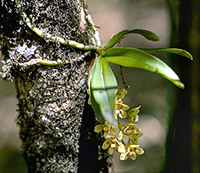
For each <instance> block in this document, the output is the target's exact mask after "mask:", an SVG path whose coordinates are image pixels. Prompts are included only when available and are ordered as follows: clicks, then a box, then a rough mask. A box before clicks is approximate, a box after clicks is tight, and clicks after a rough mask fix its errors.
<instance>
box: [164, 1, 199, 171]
mask: <svg viewBox="0 0 200 173" xmlns="http://www.w3.org/2000/svg"><path fill="white" fill-rule="evenodd" d="M171 5H172V20H173V23H172V26H173V27H172V29H173V31H174V33H173V34H172V42H173V44H172V46H173V47H179V48H182V49H185V50H187V51H189V52H190V53H191V54H192V55H193V56H194V60H193V61H189V60H188V59H184V58H178V57H175V58H174V60H173V63H174V67H175V70H176V71H177V73H178V74H179V76H180V78H181V80H182V81H183V83H184V84H185V89H184V90H181V89H175V104H174V105H173V108H174V111H173V112H172V124H171V127H170V131H169V137H168V139H167V143H168V149H167V153H166V155H167V162H166V168H165V172H167V173H171V172H200V157H199V153H200V147H199V146H200V130H199V129H200V80H199V74H200V68H199V66H200V59H199V57H200V47H199V45H200V27H199V24H200V13H199V9H200V1H195V0H193V1H186V0H182V1H171ZM177 19H178V20H177ZM169 94H172V93H169Z"/></svg>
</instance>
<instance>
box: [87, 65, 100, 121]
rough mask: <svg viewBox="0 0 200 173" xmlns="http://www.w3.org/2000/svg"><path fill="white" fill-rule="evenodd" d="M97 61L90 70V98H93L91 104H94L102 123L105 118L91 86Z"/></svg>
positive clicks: (96, 113)
mask: <svg viewBox="0 0 200 173" xmlns="http://www.w3.org/2000/svg"><path fill="white" fill-rule="evenodd" d="M97 62H98V61H95V62H94V64H93V66H92V69H91V72H90V75H89V95H90V100H91V104H92V108H93V111H94V114H95V117H96V119H97V120H98V121H99V122H100V123H103V122H104V118H103V117H102V115H101V110H100V107H99V104H98V103H97V102H96V100H95V99H94V95H93V91H92V88H91V87H90V86H91V79H92V76H93V72H94V71H95V70H94V69H95V68H96V65H97Z"/></svg>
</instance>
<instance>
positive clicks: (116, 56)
mask: <svg viewBox="0 0 200 173" xmlns="http://www.w3.org/2000/svg"><path fill="white" fill-rule="evenodd" d="M103 57H104V58H105V59H106V60H108V61H109V62H111V63H113V64H117V65H120V66H124V67H133V68H140V69H144V70H148V71H151V72H155V73H158V74H160V75H162V76H163V77H165V78H166V79H168V80H170V81H171V82H173V83H174V84H175V85H176V86H178V87H180V88H184V84H183V83H182V82H181V81H180V79H179V77H178V76H177V74H176V73H175V72H174V71H173V70H172V69H171V68H170V67H169V66H168V65H167V64H165V63H164V62H163V61H161V60H160V59H158V58H156V57H155V56H153V55H150V54H148V53H146V52H144V51H142V50H139V49H136V48H124V47H114V48H111V49H109V50H107V51H105V52H104V54H103Z"/></svg>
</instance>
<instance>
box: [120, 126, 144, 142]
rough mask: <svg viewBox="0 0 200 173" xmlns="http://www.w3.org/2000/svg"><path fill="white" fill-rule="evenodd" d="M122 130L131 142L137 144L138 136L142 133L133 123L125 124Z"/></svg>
mask: <svg viewBox="0 0 200 173" xmlns="http://www.w3.org/2000/svg"><path fill="white" fill-rule="evenodd" d="M122 131H123V133H124V134H125V135H126V136H128V137H129V139H130V140H131V142H132V144H138V138H139V137H141V136H142V135H143V134H142V133H141V132H140V130H139V129H138V128H137V127H136V125H135V124H133V123H128V124H126V125H125V126H124V128H123V130H122Z"/></svg>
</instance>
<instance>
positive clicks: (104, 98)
mask: <svg viewBox="0 0 200 173" xmlns="http://www.w3.org/2000/svg"><path fill="white" fill-rule="evenodd" d="M94 65H95V68H94V69H93V72H92V74H91V75H92V76H91V81H90V92H91V93H90V95H91V96H92V97H93V99H94V100H93V101H92V106H93V108H96V107H97V105H98V106H99V109H100V111H101V115H102V116H103V118H104V119H105V120H106V121H108V123H110V124H112V125H114V121H115V119H114V111H115V92H116V90H117V81H116V78H115V75H114V74H113V72H112V70H111V68H110V66H109V64H108V61H107V60H106V59H104V58H102V57H101V56H99V57H98V58H97V60H96V61H95V64H94ZM94 112H95V111H94ZM96 112H99V111H96ZM98 116H99V115H96V117H97V118H98ZM98 119H99V118H98Z"/></svg>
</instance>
